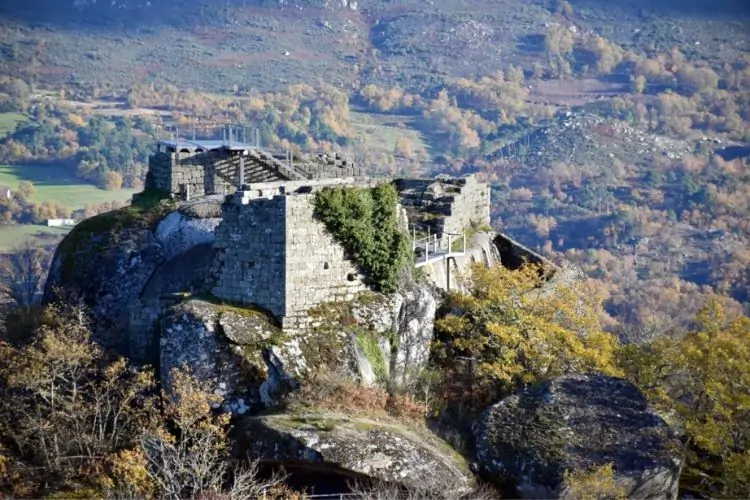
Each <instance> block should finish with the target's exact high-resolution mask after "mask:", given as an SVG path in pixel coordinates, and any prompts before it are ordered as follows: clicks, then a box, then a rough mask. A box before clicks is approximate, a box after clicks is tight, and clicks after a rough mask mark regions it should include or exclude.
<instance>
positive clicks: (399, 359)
mask: <svg viewBox="0 0 750 500" xmlns="http://www.w3.org/2000/svg"><path fill="white" fill-rule="evenodd" d="M436 310H437V300H436V298H435V295H434V293H433V292H432V290H431V289H430V288H429V287H428V286H427V285H424V284H417V283H408V284H406V283H405V284H402V285H401V287H400V289H399V291H398V292H396V293H395V294H394V295H392V296H390V297H384V296H380V298H379V300H374V301H367V302H365V303H360V304H358V305H356V306H355V307H354V311H353V315H354V317H355V318H356V320H357V322H358V323H359V324H360V325H362V326H364V327H366V328H368V329H370V330H372V331H373V332H375V333H376V334H378V335H380V339H379V344H380V350H381V351H382V354H383V356H384V358H385V360H386V370H387V372H388V377H389V379H390V382H391V383H393V384H396V385H397V386H399V387H407V386H408V385H410V384H411V383H413V382H414V381H415V380H416V377H417V375H418V374H419V372H420V371H421V370H422V369H423V368H424V367H425V366H426V365H427V360H428V356H429V352H430V343H431V342H432V335H433V328H434V323H435V312H436ZM351 355H352V358H353V361H354V366H355V372H356V373H358V376H359V378H360V380H361V381H362V382H363V383H365V385H371V384H372V383H374V381H375V378H374V376H373V367H372V363H371V360H368V359H367V358H366V357H365V356H364V355H363V353H362V352H361V351H360V350H359V349H356V346H353V349H352V353H351Z"/></svg>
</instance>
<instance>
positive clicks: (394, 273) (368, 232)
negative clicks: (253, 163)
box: [314, 184, 411, 293]
mask: <svg viewBox="0 0 750 500" xmlns="http://www.w3.org/2000/svg"><path fill="white" fill-rule="evenodd" d="M314 204H315V215H316V217H317V218H319V219H320V220H321V221H322V222H323V223H324V224H325V226H326V228H327V229H328V230H329V231H330V232H331V233H332V234H333V236H334V237H335V238H336V239H337V240H338V241H339V242H340V243H341V244H342V245H343V247H344V248H345V249H346V251H347V253H348V255H349V257H350V258H351V259H352V260H353V261H354V262H355V263H356V264H357V266H358V267H359V268H360V269H361V270H362V271H363V272H364V273H365V274H366V276H367V279H368V280H369V281H370V282H371V283H372V284H373V285H375V286H376V287H377V288H378V289H379V290H380V291H381V292H383V293H393V292H395V291H396V289H397V277H398V273H399V271H401V270H402V269H403V268H404V266H406V264H407V263H408V262H409V259H410V258H411V249H410V248H409V235H408V234H407V233H406V232H405V231H404V230H403V229H401V228H400V227H399V225H398V220H397V210H396V207H397V204H398V195H397V193H396V188H395V187H393V185H391V184H381V185H379V186H377V187H374V188H350V187H330V188H324V189H322V190H321V191H318V192H317V193H316V194H315V201H314Z"/></svg>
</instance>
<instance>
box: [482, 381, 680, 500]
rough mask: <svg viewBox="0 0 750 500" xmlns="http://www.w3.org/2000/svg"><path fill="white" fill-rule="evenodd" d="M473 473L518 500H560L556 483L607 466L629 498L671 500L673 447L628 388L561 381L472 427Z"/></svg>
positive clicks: (502, 406)
mask: <svg viewBox="0 0 750 500" xmlns="http://www.w3.org/2000/svg"><path fill="white" fill-rule="evenodd" d="M474 434H475V439H476V454H477V460H476V463H475V464H474V466H475V468H476V470H477V472H479V473H480V474H481V475H482V476H484V477H486V478H487V479H490V480H492V481H495V482H498V483H501V484H503V485H505V486H507V485H513V486H515V488H516V494H517V495H519V496H521V497H525V498H532V497H533V498H564V497H566V491H564V488H563V487H562V482H563V475H564V473H565V471H566V470H568V471H577V472H581V471H589V470H592V469H593V468H595V467H600V466H603V465H606V464H612V467H613V470H614V479H615V482H616V484H617V485H618V486H620V487H622V488H623V489H624V491H625V492H626V494H627V496H628V498H675V497H676V495H677V487H678V479H679V477H678V476H679V473H678V471H679V468H680V460H679V458H678V457H679V456H680V455H679V447H680V442H679V440H678V439H677V437H676V436H675V434H674V433H673V432H672V430H671V429H670V428H669V426H668V425H667V424H666V423H665V422H664V420H662V419H661V418H660V417H659V416H658V415H657V414H656V413H655V412H654V411H653V409H652V408H651V407H650V406H649V404H648V402H647V401H646V400H645V398H644V397H643V395H642V394H641V393H640V391H639V390H638V389H637V388H636V387H635V386H634V385H632V384H631V383H629V382H627V381H625V380H623V379H619V378H614V377H608V376H604V375H568V376H563V377H558V378H555V379H551V380H548V381H546V382H543V383H541V384H539V385H537V386H535V387H532V388H529V389H527V390H525V391H523V392H521V393H520V394H517V395H513V396H510V397H507V398H505V399H503V400H502V401H500V402H499V403H497V404H495V405H493V406H491V407H490V408H488V409H487V410H486V412H485V413H484V415H483V417H482V418H481V419H480V421H478V422H477V423H476V424H475V426H474Z"/></svg>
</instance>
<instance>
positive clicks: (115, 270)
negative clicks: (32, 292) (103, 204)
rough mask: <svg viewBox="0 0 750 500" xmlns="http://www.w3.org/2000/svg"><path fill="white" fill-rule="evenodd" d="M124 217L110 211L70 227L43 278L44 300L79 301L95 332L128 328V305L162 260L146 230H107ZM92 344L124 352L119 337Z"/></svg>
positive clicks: (159, 249)
mask: <svg viewBox="0 0 750 500" xmlns="http://www.w3.org/2000/svg"><path fill="white" fill-rule="evenodd" d="M123 210H126V209H123ZM124 215H126V214H125V213H124V212H121V211H116V212H110V213H106V214H102V215H99V216H96V217H92V218H91V219H87V220H85V221H83V222H81V223H80V224H79V225H78V226H76V227H75V228H74V229H73V230H72V231H71V232H70V233H69V234H68V235H67V236H66V237H65V238H64V239H63V241H62V242H61V243H60V245H59V246H58V248H57V251H56V253H55V256H54V258H53V261H52V266H51V269H50V272H49V275H48V278H47V283H46V287H45V293H44V302H45V303H50V302H53V301H55V300H64V301H71V302H73V301H78V300H82V301H83V302H84V303H85V304H86V305H87V306H89V308H90V310H91V314H92V315H93V317H94V320H95V324H96V327H97V328H96V329H97V331H98V332H113V331H120V332H121V331H123V330H126V329H127V328H128V324H129V309H128V305H129V304H131V303H133V302H135V301H137V300H138V297H139V295H140V293H141V290H142V289H143V287H144V286H145V284H146V283H147V281H148V280H149V277H150V276H151V274H152V273H153V272H154V271H155V270H156V269H157V268H158V267H159V265H161V263H162V262H164V260H165V254H164V249H163V247H162V245H161V244H160V243H159V242H158V240H157V239H156V237H155V236H154V234H153V232H152V231H151V229H150V228H149V227H148V226H143V225H131V226H128V227H122V228H120V229H117V230H112V227H117V225H118V223H119V221H120V217H121V216H124ZM98 340H99V341H100V342H102V344H103V345H104V346H105V347H107V348H111V349H115V350H117V351H119V352H122V353H126V352H127V350H128V343H127V339H126V338H123V336H121V335H119V336H118V335H107V334H106V333H100V335H99V336H98Z"/></svg>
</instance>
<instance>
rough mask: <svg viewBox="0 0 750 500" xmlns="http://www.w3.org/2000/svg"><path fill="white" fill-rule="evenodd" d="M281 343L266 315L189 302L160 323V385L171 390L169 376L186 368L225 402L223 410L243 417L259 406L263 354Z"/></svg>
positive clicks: (265, 370) (265, 371)
mask: <svg viewBox="0 0 750 500" xmlns="http://www.w3.org/2000/svg"><path fill="white" fill-rule="evenodd" d="M280 339H281V331H280V330H279V329H278V328H277V327H276V326H274V325H273V324H272V323H271V322H270V321H269V319H268V317H267V316H265V314H263V313H262V312H259V311H253V310H249V309H239V308H234V307H231V306H225V305H221V304H212V303H210V302H206V301H204V300H188V301H186V302H183V303H181V304H178V305H176V306H174V307H173V308H172V309H170V311H169V312H168V313H167V315H166V316H165V317H164V318H163V319H162V320H161V336H160V346H159V353H160V358H159V360H160V363H159V366H160V376H161V380H162V383H163V384H164V385H165V386H166V387H169V381H170V372H171V370H172V369H174V368H181V367H183V366H187V367H188V368H189V369H190V370H191V372H192V373H193V374H194V375H195V376H197V377H198V378H199V379H201V380H203V381H205V382H207V383H208V384H209V387H210V388H211V390H212V391H213V392H214V393H215V394H217V395H220V396H222V397H223V398H224V402H223V406H224V409H225V410H227V411H232V412H233V413H235V414H243V413H245V412H246V411H248V410H249V409H251V408H252V407H253V406H256V407H257V406H258V405H259V404H260V403H261V396H260V387H261V385H262V384H263V382H264V381H265V380H266V378H267V376H268V371H269V369H268V368H269V367H268V366H267V357H268V355H267V354H266V353H264V351H265V350H266V349H268V348H269V347H270V346H271V345H272V344H273V343H274V342H280ZM271 369H275V367H271Z"/></svg>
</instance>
